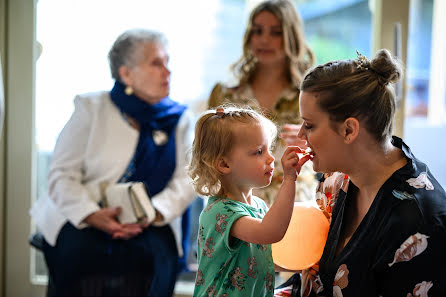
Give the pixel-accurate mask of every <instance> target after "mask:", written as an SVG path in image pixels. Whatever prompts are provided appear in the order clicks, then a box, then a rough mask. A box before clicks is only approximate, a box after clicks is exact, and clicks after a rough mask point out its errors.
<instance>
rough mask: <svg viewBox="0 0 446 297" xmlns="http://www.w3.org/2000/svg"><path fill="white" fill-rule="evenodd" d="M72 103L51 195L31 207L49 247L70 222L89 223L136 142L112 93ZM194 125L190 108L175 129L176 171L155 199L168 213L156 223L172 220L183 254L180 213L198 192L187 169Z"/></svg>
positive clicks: (51, 178)
mask: <svg viewBox="0 0 446 297" xmlns="http://www.w3.org/2000/svg"><path fill="white" fill-rule="evenodd" d="M74 104H75V110H74V113H73V114H72V116H71V118H70V120H69V121H68V122H67V124H66V125H65V127H64V128H63V130H62V132H61V133H60V135H59V137H58V140H57V143H56V147H55V149H54V153H53V156H52V161H51V166H50V171H49V176H48V196H45V197H41V198H39V199H38V200H37V201H36V203H35V204H34V206H33V208H32V209H31V211H30V213H31V216H32V217H33V219H34V220H35V222H36V224H37V226H38V228H39V230H40V231H41V232H42V233H43V235H44V237H45V239H46V240H47V242H48V243H49V244H51V245H55V244H56V239H57V236H58V234H59V231H60V229H61V228H62V226H63V225H64V224H65V223H66V222H67V221H69V222H70V223H72V224H73V225H74V226H76V227H77V228H84V227H86V226H87V225H86V224H85V223H83V222H82V221H83V220H84V219H85V218H86V217H87V216H88V215H90V214H91V213H93V212H95V211H97V210H98V209H99V206H98V202H99V201H100V198H101V197H100V186H99V185H100V184H101V182H108V183H116V182H117V181H118V180H119V178H120V177H121V176H122V174H123V173H124V172H125V170H126V169H127V166H128V165H129V163H130V161H131V159H132V157H133V154H134V152H135V150H136V146H137V144H138V137H139V132H138V131H136V130H135V129H134V128H132V127H131V126H130V125H129V124H128V123H127V122H126V121H125V119H124V118H123V116H122V114H121V112H120V111H119V109H118V108H117V107H116V106H115V105H114V104H113V102H112V101H111V99H110V93H109V92H105V91H104V92H96V93H88V94H84V95H80V96H77V97H76V98H75V100H74ZM194 124H195V122H194V118H193V116H192V114H191V113H190V112H189V111H188V110H186V111H185V112H184V113H183V115H182V116H181V118H180V120H179V122H178V125H177V127H176V131H175V142H176V169H175V171H174V174H173V176H172V178H171V180H170V182H169V183H168V185H167V186H166V188H165V189H164V190H163V191H161V192H160V193H158V194H157V195H155V196H153V197H152V204H153V206H154V207H155V208H156V209H157V210H158V211H159V212H160V213H161V214H162V215H163V216H164V221H163V222H159V223H157V225H166V224H170V226H171V228H172V230H173V232H174V235H175V239H176V241H177V247H178V251H179V254H180V255H182V248H181V235H182V234H181V221H180V217H181V215H182V213H183V212H184V210H185V209H186V208H187V207H188V205H189V203H190V202H192V200H193V199H194V198H195V197H196V196H197V194H196V193H195V191H194V189H193V187H192V185H191V180H190V178H189V176H188V175H187V172H186V169H185V167H186V165H187V164H188V161H189V153H190V148H191V146H192V141H193V137H194ZM153 170H156V168H153Z"/></svg>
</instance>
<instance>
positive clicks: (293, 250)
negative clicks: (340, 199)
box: [271, 202, 330, 270]
mask: <svg viewBox="0 0 446 297" xmlns="http://www.w3.org/2000/svg"><path fill="white" fill-rule="evenodd" d="M329 227H330V224H329V223H328V220H327V218H326V217H325V215H324V214H323V213H322V211H321V210H320V209H319V208H317V207H316V206H314V205H313V204H310V203H308V202H295V203H294V209H293V214H292V216H291V221H290V225H289V226H288V230H287V231H286V233H285V236H284V237H283V238H282V240H281V241H279V242H276V243H274V244H272V245H271V249H272V253H273V260H274V263H275V264H276V265H278V266H280V267H283V268H286V269H289V270H302V269H306V268H308V267H311V266H313V265H314V264H315V263H317V262H318V261H319V260H320V258H321V257H322V253H323V251H324V246H325V242H326V241H327V235H328V228H329Z"/></svg>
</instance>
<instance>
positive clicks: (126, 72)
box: [119, 65, 132, 86]
mask: <svg viewBox="0 0 446 297" xmlns="http://www.w3.org/2000/svg"><path fill="white" fill-rule="evenodd" d="M119 77H120V78H121V80H122V82H123V83H124V84H125V85H126V86H131V85H132V76H131V71H130V68H129V67H127V66H125V65H122V66H121V67H119Z"/></svg>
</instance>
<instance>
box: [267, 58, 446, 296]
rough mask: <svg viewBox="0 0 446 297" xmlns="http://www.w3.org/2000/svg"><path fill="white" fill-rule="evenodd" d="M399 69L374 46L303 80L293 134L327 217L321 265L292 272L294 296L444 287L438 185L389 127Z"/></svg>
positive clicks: (432, 291) (443, 222) (445, 221)
mask: <svg viewBox="0 0 446 297" xmlns="http://www.w3.org/2000/svg"><path fill="white" fill-rule="evenodd" d="M401 76H402V69H401V66H400V64H399V63H398V61H397V60H395V58H393V57H392V55H391V54H390V52H389V51H387V50H379V51H378V52H377V53H376V55H375V57H374V58H373V59H372V60H368V59H366V58H365V57H364V56H362V55H359V54H358V58H357V59H356V60H341V61H334V62H329V63H327V64H324V65H320V66H317V67H316V68H314V69H312V70H311V71H309V72H308V73H307V74H306V76H305V77H304V79H303V81H302V83H301V95H300V110H301V115H302V118H303V120H304V123H303V125H302V128H301V130H300V132H299V137H301V138H302V139H304V140H305V141H306V142H307V145H308V146H309V147H310V148H311V150H312V152H313V168H314V170H315V171H318V172H324V173H325V175H324V177H322V179H321V184H320V186H319V188H318V192H319V193H318V194H317V197H318V198H319V199H318V200H319V201H318V202H319V205H320V206H321V208H322V209H323V210H324V212H325V213H326V214H327V217H328V218H329V219H330V221H331V224H330V230H329V234H328V239H327V242H326V244H325V249H324V252H323V255H322V258H321V259H320V262H319V267H317V266H315V267H313V268H311V269H308V270H305V271H303V272H302V275H301V277H300V275H295V277H294V284H293V285H292V286H291V287H292V290H294V294H296V295H295V296H344V297H347V296H351V297H353V296H354V297H356V296H373V297H378V296H404V297H409V296H410V297H415V296H446V273H445V270H444V269H442V268H441V267H442V266H444V265H445V264H446V254H445V253H444V251H445V249H446V193H445V191H444V189H443V188H442V187H441V186H440V184H439V183H438V181H437V180H436V179H435V178H434V176H433V175H432V173H431V172H430V170H429V168H428V167H427V165H426V164H424V163H423V162H421V161H420V160H418V159H417V158H416V157H415V156H414V155H413V154H412V152H411V151H410V148H409V147H408V146H407V145H406V144H405V143H404V142H403V140H401V139H400V138H398V137H396V136H392V126H393V117H394V113H395V105H396V103H395V94H394V88H393V84H394V83H396V82H397V81H398V80H399V79H400V77H401ZM331 172H337V173H331ZM340 172H342V174H341V173H340ZM276 296H281V295H279V290H277V295H276Z"/></svg>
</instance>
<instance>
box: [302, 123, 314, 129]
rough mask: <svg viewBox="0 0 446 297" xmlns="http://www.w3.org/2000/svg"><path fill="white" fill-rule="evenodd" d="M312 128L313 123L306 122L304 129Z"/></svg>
mask: <svg viewBox="0 0 446 297" xmlns="http://www.w3.org/2000/svg"><path fill="white" fill-rule="evenodd" d="M312 128H313V126H312V125H308V124H305V125H304V129H305V130H311V129H312Z"/></svg>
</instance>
